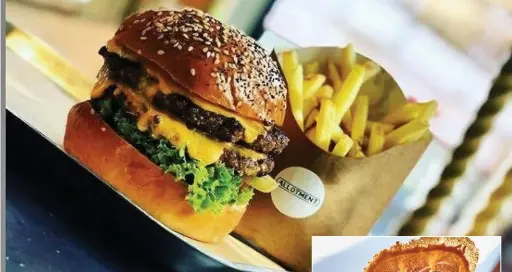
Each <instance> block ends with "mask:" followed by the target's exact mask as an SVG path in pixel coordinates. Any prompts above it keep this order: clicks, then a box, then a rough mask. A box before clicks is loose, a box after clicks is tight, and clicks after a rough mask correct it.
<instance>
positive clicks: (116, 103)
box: [91, 84, 274, 176]
mask: <svg viewBox="0 0 512 272" xmlns="http://www.w3.org/2000/svg"><path fill="white" fill-rule="evenodd" d="M116 88H117V87H116V85H115V84H112V85H110V86H109V87H108V88H107V90H106V91H105V92H104V94H103V96H102V97H99V98H96V99H92V100H91V105H92V106H93V108H94V109H95V110H96V111H97V112H98V113H100V114H101V115H102V116H103V118H104V119H105V121H106V122H107V123H109V125H110V126H111V127H112V128H114V129H115V128H116V126H114V125H113V124H114V123H113V120H114V119H113V118H114V113H115V112H121V113H122V114H123V115H125V116H127V117H129V119H130V120H131V122H133V124H132V126H133V127H134V128H135V127H136V125H135V123H136V121H135V120H136V119H135V118H136V116H137V115H138V114H137V113H136V112H133V111H132V109H131V108H130V105H129V104H128V103H127V102H126V99H125V97H124V95H123V94H122V93H121V94H118V95H114V92H115V90H116ZM151 122H157V120H150V123H151ZM116 132H117V133H119V134H120V135H123V133H120V132H119V131H116ZM125 139H126V138H125ZM126 140H128V139H126ZM157 143H158V142H156V141H155V142H151V143H149V144H150V145H151V144H157ZM130 144H132V145H135V146H136V147H137V143H132V142H130ZM139 147H140V146H139ZM145 147H146V148H152V147H151V146H148V144H147V143H146V145H145ZM219 162H222V163H224V164H225V165H226V166H228V167H230V168H233V169H234V170H235V171H236V172H237V173H239V174H240V175H241V176H264V175H266V174H268V173H270V172H271V171H272V169H273V168H274V161H273V159H272V157H271V156H270V155H265V156H264V157H263V158H260V159H255V158H252V157H249V156H244V155H243V154H242V153H240V152H238V151H237V150H236V149H224V151H223V154H222V156H221V157H220V159H219Z"/></svg>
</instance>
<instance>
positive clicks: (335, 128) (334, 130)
mask: <svg viewBox="0 0 512 272" xmlns="http://www.w3.org/2000/svg"><path fill="white" fill-rule="evenodd" d="M343 135H345V133H343V129H341V128H340V126H339V125H338V124H336V123H334V122H331V139H332V140H333V141H334V142H338V141H339V140H340V139H341V137H342V136H343Z"/></svg>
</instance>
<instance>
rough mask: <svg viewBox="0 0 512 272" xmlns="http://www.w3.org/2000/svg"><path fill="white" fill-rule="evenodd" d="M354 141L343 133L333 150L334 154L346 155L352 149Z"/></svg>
mask: <svg viewBox="0 0 512 272" xmlns="http://www.w3.org/2000/svg"><path fill="white" fill-rule="evenodd" d="M353 144H354V142H353V141H352V139H350V137H348V135H347V134H342V135H341V137H340V139H339V140H338V142H337V143H336V145H335V146H334V149H333V150H332V154H334V155H336V156H340V157H345V156H346V155H347V153H348V152H349V151H350V149H352V145H353Z"/></svg>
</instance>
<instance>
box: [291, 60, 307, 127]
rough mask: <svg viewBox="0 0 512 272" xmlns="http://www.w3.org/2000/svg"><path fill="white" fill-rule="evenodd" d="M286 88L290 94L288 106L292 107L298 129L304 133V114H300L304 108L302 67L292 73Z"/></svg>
mask: <svg viewBox="0 0 512 272" xmlns="http://www.w3.org/2000/svg"><path fill="white" fill-rule="evenodd" d="M288 87H289V92H290V104H291V106H292V113H293V117H295V120H296V121H297V123H298V124H299V127H300V129H302V131H304V114H303V112H302V109H303V106H304V100H303V99H302V97H303V74H302V66H301V65H299V66H298V67H297V68H295V70H294V71H293V72H292V75H291V76H290V81H288Z"/></svg>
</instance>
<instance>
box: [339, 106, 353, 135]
mask: <svg viewBox="0 0 512 272" xmlns="http://www.w3.org/2000/svg"><path fill="white" fill-rule="evenodd" d="M341 125H342V126H343V127H344V128H345V129H346V130H347V131H349V132H351V131H352V112H351V111H350V110H349V111H347V112H346V113H345V114H344V115H343V118H342V119H341Z"/></svg>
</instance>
